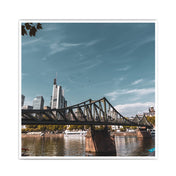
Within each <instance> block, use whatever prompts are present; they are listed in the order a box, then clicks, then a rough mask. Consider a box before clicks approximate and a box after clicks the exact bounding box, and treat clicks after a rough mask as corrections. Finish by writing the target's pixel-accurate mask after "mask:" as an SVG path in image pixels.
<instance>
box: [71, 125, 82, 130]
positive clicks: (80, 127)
mask: <svg viewBox="0 0 176 176" xmlns="http://www.w3.org/2000/svg"><path fill="white" fill-rule="evenodd" d="M76 129H78V130H84V125H70V127H69V128H68V130H70V131H71V130H76Z"/></svg>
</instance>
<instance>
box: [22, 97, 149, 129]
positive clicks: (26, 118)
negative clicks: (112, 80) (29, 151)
mask: <svg viewBox="0 0 176 176" xmlns="http://www.w3.org/2000/svg"><path fill="white" fill-rule="evenodd" d="M21 116H22V119H21V121H22V125H118V126H140V127H147V128H152V125H151V124H150V123H149V122H148V121H147V119H146V117H145V116H143V117H142V118H139V117H138V116H136V117H135V118H134V119H133V120H129V119H128V118H126V117H124V116H123V115H122V114H120V113H119V112H118V111H117V110H116V109H115V108H114V107H113V106H112V105H111V103H110V102H109V101H108V100H107V99H106V98H105V97H104V98H101V99H99V100H91V99H89V100H87V101H84V102H81V103H79V104H75V105H73V106H69V107H66V108H62V109H42V110H41V109H40V110H37V109H31V110H29V109H22V114H21Z"/></svg>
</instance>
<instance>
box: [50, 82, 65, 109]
mask: <svg viewBox="0 0 176 176" xmlns="http://www.w3.org/2000/svg"><path fill="white" fill-rule="evenodd" d="M66 106H67V101H66V100H65V98H64V90H63V89H62V86H58V85H57V83H56V79H54V84H53V93H52V97H51V109H60V108H64V107H66Z"/></svg>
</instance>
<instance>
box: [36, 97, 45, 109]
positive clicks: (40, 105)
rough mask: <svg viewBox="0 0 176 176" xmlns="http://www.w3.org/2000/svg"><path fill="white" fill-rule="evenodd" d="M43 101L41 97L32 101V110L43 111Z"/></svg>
mask: <svg viewBox="0 0 176 176" xmlns="http://www.w3.org/2000/svg"><path fill="white" fill-rule="evenodd" d="M43 105H44V99H43V96H37V97H36V98H34V100H33V109H43Z"/></svg>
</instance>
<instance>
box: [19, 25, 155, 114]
mask: <svg viewBox="0 0 176 176" xmlns="http://www.w3.org/2000/svg"><path fill="white" fill-rule="evenodd" d="M42 27H43V29H41V30H39V31H37V33H36V36H35V37H30V36H29V35H28V36H21V41H22V42H21V52H22V53H21V67H22V70H21V80H22V91H21V93H22V94H23V95H25V102H24V104H25V105H32V104H33V99H34V98H35V97H36V96H43V97H44V101H45V103H44V104H45V106H49V104H50V98H51V95H52V87H53V80H54V78H56V73H57V84H58V85H61V86H62V87H63V89H64V94H65V98H66V100H67V102H68V106H70V105H74V104H76V103H79V102H82V101H85V100H87V99H90V98H91V99H93V100H98V99H100V98H102V97H106V98H107V99H108V100H109V101H110V103H111V104H112V105H113V106H114V107H115V108H116V109H117V110H118V111H119V112H120V113H121V114H122V115H124V116H127V117H131V116H135V115H136V114H141V113H143V112H148V108H149V107H150V106H154V107H155V23H42Z"/></svg>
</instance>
